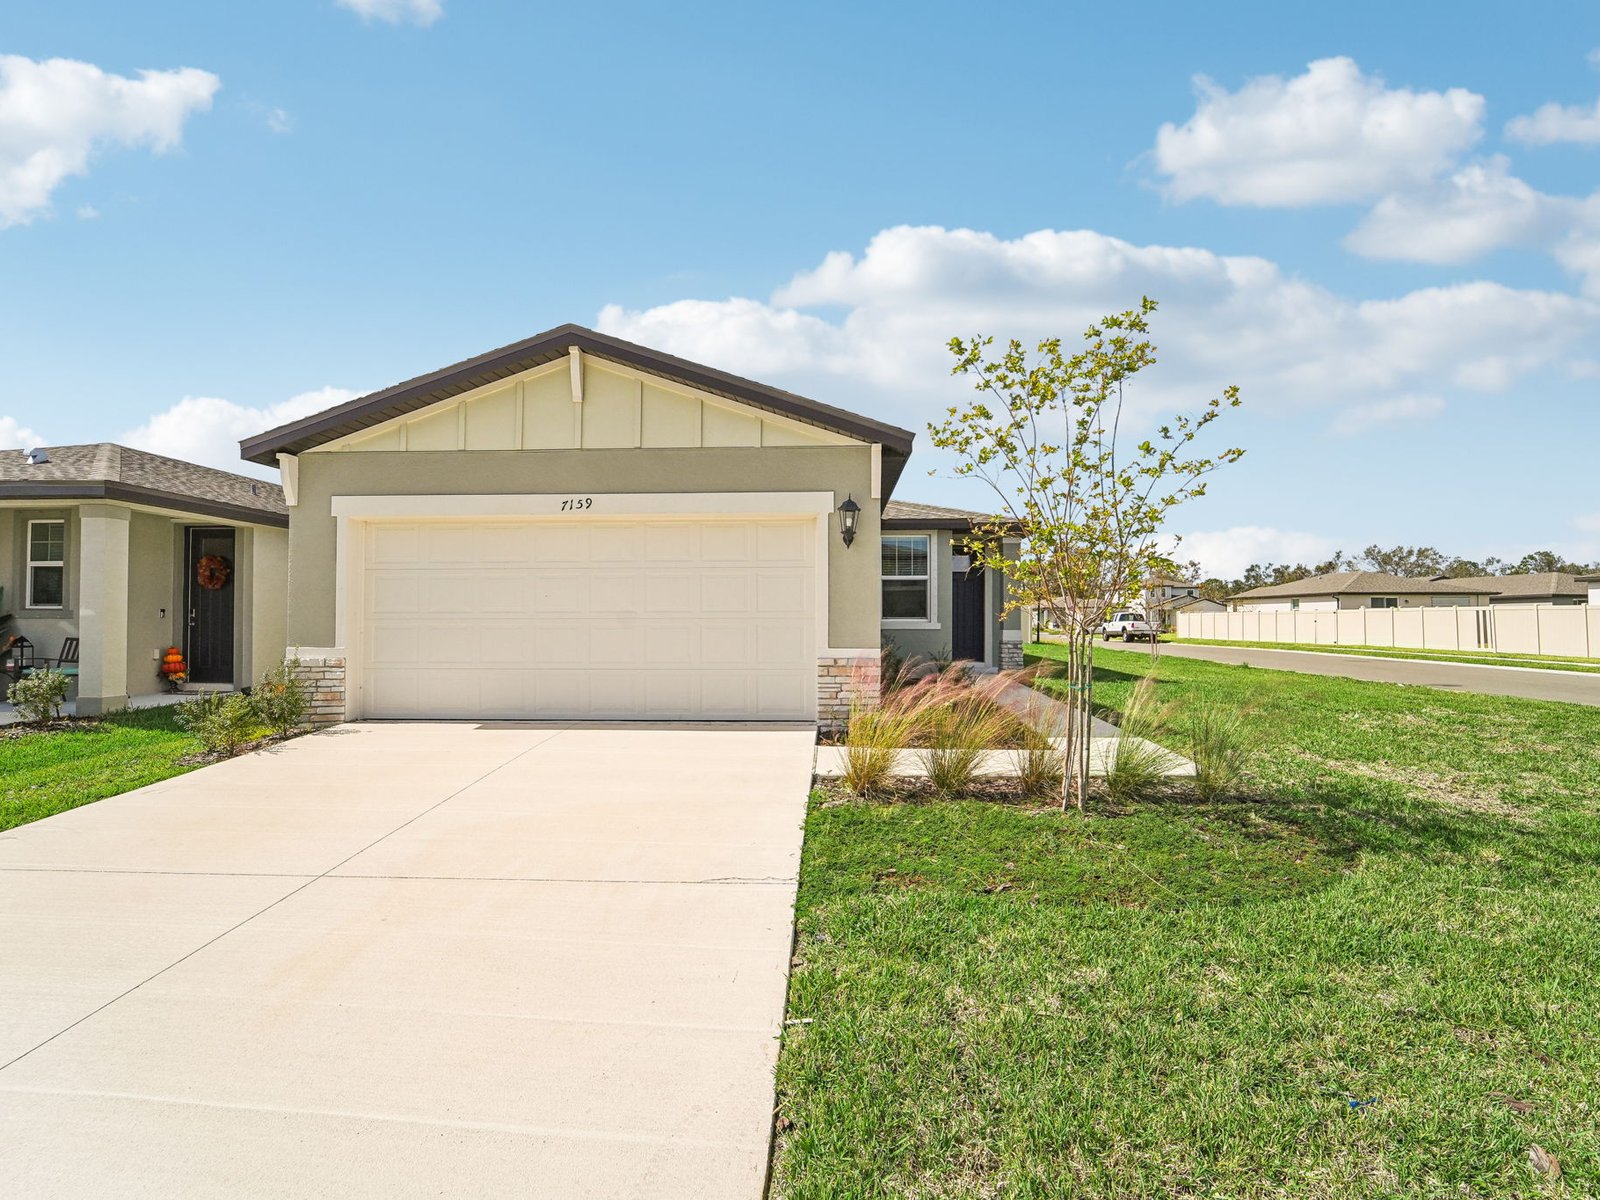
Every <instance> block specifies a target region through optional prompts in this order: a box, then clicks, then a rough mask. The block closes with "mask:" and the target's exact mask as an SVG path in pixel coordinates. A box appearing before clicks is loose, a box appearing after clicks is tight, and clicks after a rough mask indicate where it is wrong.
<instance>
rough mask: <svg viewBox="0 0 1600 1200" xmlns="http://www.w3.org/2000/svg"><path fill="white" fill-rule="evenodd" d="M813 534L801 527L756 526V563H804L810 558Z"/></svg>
mask: <svg viewBox="0 0 1600 1200" xmlns="http://www.w3.org/2000/svg"><path fill="white" fill-rule="evenodd" d="M812 538H813V534H812V531H811V530H810V529H807V528H805V527H804V526H801V525H758V526H756V561H757V562H762V563H773V564H776V563H803V562H805V561H806V560H807V559H808V558H810V551H811V545H812Z"/></svg>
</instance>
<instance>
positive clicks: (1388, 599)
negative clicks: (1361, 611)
mask: <svg viewBox="0 0 1600 1200" xmlns="http://www.w3.org/2000/svg"><path fill="white" fill-rule="evenodd" d="M1372 607H1373V608H1399V607H1400V598H1399V597H1398V596H1374V597H1373V598H1372Z"/></svg>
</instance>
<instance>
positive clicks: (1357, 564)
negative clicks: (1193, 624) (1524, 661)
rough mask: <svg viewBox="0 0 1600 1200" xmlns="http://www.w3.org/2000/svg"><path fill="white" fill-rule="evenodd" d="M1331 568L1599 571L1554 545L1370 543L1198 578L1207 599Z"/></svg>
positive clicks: (1409, 573)
mask: <svg viewBox="0 0 1600 1200" xmlns="http://www.w3.org/2000/svg"><path fill="white" fill-rule="evenodd" d="M1335 571H1381V572H1382V573H1383V574H1385V575H1400V576H1402V577H1405V578H1410V579H1434V578H1437V577H1439V576H1441V575H1443V576H1448V577H1451V578H1458V577H1461V576H1465V575H1536V574H1539V573H1541V572H1544V571H1565V572H1567V573H1568V574H1572V575H1587V574H1589V573H1590V572H1593V571H1600V563H1596V564H1593V565H1586V564H1584V563H1575V562H1569V561H1568V560H1566V559H1565V558H1562V557H1561V555H1559V554H1557V553H1556V552H1555V551H1554V550H1535V551H1534V552H1533V553H1532V554H1525V555H1523V556H1522V557H1521V558H1520V559H1518V560H1517V561H1516V562H1514V563H1513V562H1506V561H1505V560H1503V559H1499V558H1494V557H1489V558H1485V559H1481V560H1480V559H1471V558H1460V557H1458V556H1456V555H1451V554H1445V553H1443V552H1442V551H1439V550H1435V549H1434V548H1433V547H1432V546H1393V547H1391V548H1389V549H1387V550H1385V549H1384V548H1383V547H1382V546H1368V547H1367V548H1366V549H1365V550H1363V551H1362V552H1361V553H1360V554H1359V555H1351V554H1346V553H1344V551H1342V550H1340V551H1336V552H1335V553H1334V555H1333V557H1332V558H1330V559H1328V560H1327V561H1326V562H1320V563H1315V564H1312V565H1307V564H1305V563H1293V564H1290V563H1251V564H1250V566H1248V567H1246V568H1245V572H1244V574H1243V575H1241V576H1240V577H1239V578H1238V579H1221V578H1218V577H1217V576H1215V575H1213V576H1211V577H1210V578H1207V579H1202V580H1201V581H1200V594H1201V595H1202V596H1204V597H1206V598H1207V599H1208V600H1225V599H1227V598H1228V597H1229V596H1232V595H1234V594H1236V593H1238V592H1246V591H1249V590H1250V589H1251V588H1258V587H1267V586H1268V585H1269V584H1275V583H1293V582H1294V581H1295V580H1297V579H1307V578H1310V577H1311V576H1313V575H1328V574H1331V573H1333V572H1335ZM1180 573H1181V574H1183V575H1184V576H1185V577H1186V578H1189V579H1194V578H1197V577H1198V576H1199V575H1200V564H1199V563H1195V562H1191V563H1189V564H1188V566H1187V569H1186V570H1185V571H1183V572H1180Z"/></svg>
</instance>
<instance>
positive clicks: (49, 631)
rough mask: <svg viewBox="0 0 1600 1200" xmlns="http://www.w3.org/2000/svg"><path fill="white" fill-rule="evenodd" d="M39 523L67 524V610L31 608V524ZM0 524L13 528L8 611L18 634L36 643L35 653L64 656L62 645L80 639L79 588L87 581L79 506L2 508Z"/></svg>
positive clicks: (7, 581) (7, 563)
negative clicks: (80, 552)
mask: <svg viewBox="0 0 1600 1200" xmlns="http://www.w3.org/2000/svg"><path fill="white" fill-rule="evenodd" d="M38 520H52V521H53V520H65V521H66V522H67V594H66V606H65V607H63V608H59V609H44V608H33V609H30V608H28V607H27V601H28V522H29V521H38ZM0 524H6V525H8V526H9V529H10V539H9V546H8V547H7V550H8V552H7V554H6V556H5V559H4V563H5V573H6V579H5V584H6V610H7V611H8V612H10V613H12V614H13V616H14V617H15V618H16V621H15V629H16V632H18V633H20V634H21V635H22V636H23V637H25V638H27V639H28V640H29V641H30V642H32V643H33V645H34V651H35V653H37V654H38V655H39V656H41V657H43V656H45V655H49V656H51V657H52V658H53V657H54V656H55V655H57V654H59V653H61V643H62V642H63V641H64V640H65V639H67V638H69V637H76V636H77V633H78V587H79V584H80V583H81V582H82V579H83V571H82V570H81V569H80V566H79V562H80V560H79V555H78V547H79V545H80V543H81V542H82V536H81V534H82V531H81V530H80V528H79V524H78V510H77V509H76V508H75V507H68V508H15V509H0Z"/></svg>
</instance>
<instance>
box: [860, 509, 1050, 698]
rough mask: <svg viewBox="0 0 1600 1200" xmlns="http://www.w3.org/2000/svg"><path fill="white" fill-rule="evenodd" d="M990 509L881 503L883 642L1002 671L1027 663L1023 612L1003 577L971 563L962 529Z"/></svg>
mask: <svg viewBox="0 0 1600 1200" xmlns="http://www.w3.org/2000/svg"><path fill="white" fill-rule="evenodd" d="M995 521H996V519H995V518H994V517H993V516H991V515H990V514H987V513H981V512H971V511H969V510H967V509H960V508H942V507H939V506H938V505H933V504H913V503H910V502H909V501H901V500H890V501H888V502H887V503H886V504H884V506H883V514H882V519H881V525H882V530H883V532H882V535H881V539H880V542H881V546H882V556H883V588H882V594H881V603H882V608H883V613H882V619H881V622H880V624H881V627H882V630H883V640H884V644H885V645H887V644H890V643H893V645H894V647H895V648H896V649H897V650H898V651H899V652H900V653H902V654H904V655H907V656H917V657H922V658H953V659H961V660H963V661H966V662H976V663H984V664H986V665H988V666H993V667H998V668H1000V669H1002V670H1012V669H1015V668H1017V667H1020V666H1022V613H1021V611H1020V610H1013V611H1012V612H1010V613H1007V614H1006V615H1005V618H1004V620H1003V621H1002V620H1000V619H999V614H1000V613H1001V611H1002V610H1003V609H1004V607H1005V581H1004V579H1002V578H1001V577H1000V576H999V574H998V573H997V572H992V571H990V572H986V571H984V570H983V568H981V567H975V566H973V563H972V559H971V557H970V556H969V555H968V554H966V553H965V546H964V544H963V542H962V537H963V535H971V534H972V532H973V530H975V529H977V530H987V529H991V528H993V527H994V525H995Z"/></svg>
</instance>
